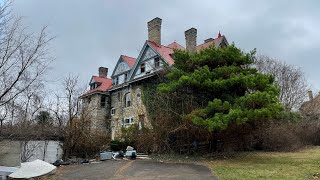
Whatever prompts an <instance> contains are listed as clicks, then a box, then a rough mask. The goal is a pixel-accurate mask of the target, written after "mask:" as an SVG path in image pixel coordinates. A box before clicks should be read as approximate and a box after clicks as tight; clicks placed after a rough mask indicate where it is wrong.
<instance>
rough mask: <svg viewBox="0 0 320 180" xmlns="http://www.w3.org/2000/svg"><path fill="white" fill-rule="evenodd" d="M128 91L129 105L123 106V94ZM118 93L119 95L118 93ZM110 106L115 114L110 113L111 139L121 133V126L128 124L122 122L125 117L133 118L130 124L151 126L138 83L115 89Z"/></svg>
mask: <svg viewBox="0 0 320 180" xmlns="http://www.w3.org/2000/svg"><path fill="white" fill-rule="evenodd" d="M128 93H130V97H131V106H130V107H125V96H126V94H128ZM119 94H120V95H119ZM111 108H114V109H115V114H114V115H111V127H112V136H111V138H112V139H116V138H118V137H119V136H120V135H121V128H122V127H128V126H130V124H126V123H123V120H125V119H131V118H133V122H132V124H139V127H142V126H143V127H146V128H152V126H151V123H150V121H149V120H148V118H147V117H148V116H147V111H146V108H145V106H144V104H143V102H142V89H141V87H140V86H138V85H131V86H127V87H123V88H122V89H119V90H115V91H113V92H112V93H111Z"/></svg>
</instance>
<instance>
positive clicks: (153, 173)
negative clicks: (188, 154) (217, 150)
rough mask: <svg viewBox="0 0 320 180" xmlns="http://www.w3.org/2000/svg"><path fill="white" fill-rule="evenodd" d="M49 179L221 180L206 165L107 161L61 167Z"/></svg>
mask: <svg viewBox="0 0 320 180" xmlns="http://www.w3.org/2000/svg"><path fill="white" fill-rule="evenodd" d="M47 179H52V180H55V179H57V180H58V179H59V180H60V179H112V180H115V179H213V180H215V179H218V178H217V177H214V176H213V175H212V172H211V170H210V169H209V168H208V167H206V166H203V165H197V164H186V163H164V162H158V161H153V160H138V159H137V160H119V161H115V160H108V161H103V162H100V163H91V164H81V165H70V166H63V167H60V168H59V169H58V170H57V172H56V173H55V174H54V175H52V176H50V177H49V178H47Z"/></svg>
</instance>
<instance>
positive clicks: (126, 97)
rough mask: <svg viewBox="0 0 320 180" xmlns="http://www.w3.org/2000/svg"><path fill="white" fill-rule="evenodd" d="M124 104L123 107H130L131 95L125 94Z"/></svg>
mask: <svg viewBox="0 0 320 180" xmlns="http://www.w3.org/2000/svg"><path fill="white" fill-rule="evenodd" d="M124 103H125V107H130V106H131V94H130V93H127V94H126V96H125V98H124Z"/></svg>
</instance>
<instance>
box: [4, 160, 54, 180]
mask: <svg viewBox="0 0 320 180" xmlns="http://www.w3.org/2000/svg"><path fill="white" fill-rule="evenodd" d="M55 169H56V167H55V166H54V165H52V164H49V163H47V162H44V161H41V160H39V159H37V160H34V161H32V162H25V163H21V167H20V168H19V169H18V170H17V171H15V172H14V173H12V174H10V175H9V177H10V178H25V179H28V178H32V177H38V176H43V175H46V174H49V173H50V172H52V171H53V170H55Z"/></svg>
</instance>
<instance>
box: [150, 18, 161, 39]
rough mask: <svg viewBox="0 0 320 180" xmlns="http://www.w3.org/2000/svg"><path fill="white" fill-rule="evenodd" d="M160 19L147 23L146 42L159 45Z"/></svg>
mask: <svg viewBox="0 0 320 180" xmlns="http://www.w3.org/2000/svg"><path fill="white" fill-rule="evenodd" d="M161 23H162V19H160V18H158V17H156V18H154V19H152V20H151V21H149V22H148V40H149V41H153V42H155V43H157V44H158V45H161Z"/></svg>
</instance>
